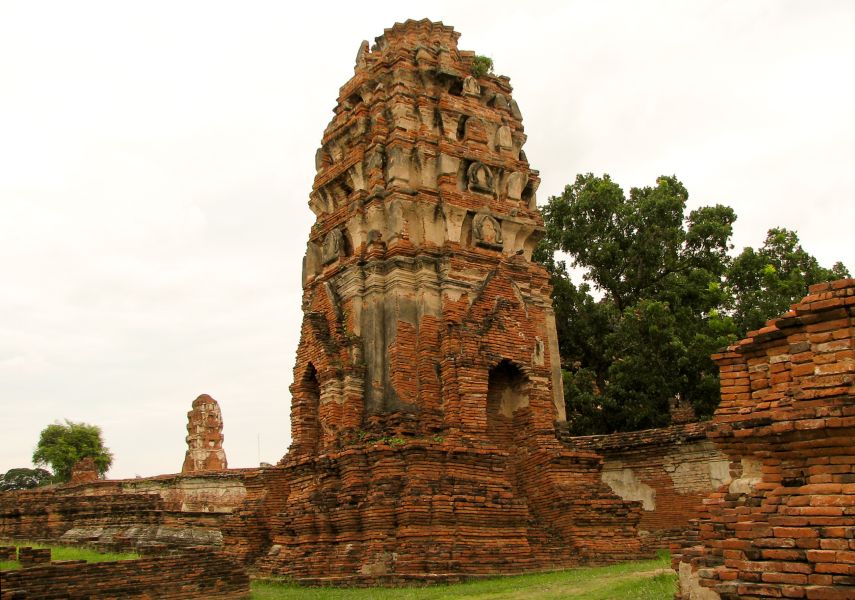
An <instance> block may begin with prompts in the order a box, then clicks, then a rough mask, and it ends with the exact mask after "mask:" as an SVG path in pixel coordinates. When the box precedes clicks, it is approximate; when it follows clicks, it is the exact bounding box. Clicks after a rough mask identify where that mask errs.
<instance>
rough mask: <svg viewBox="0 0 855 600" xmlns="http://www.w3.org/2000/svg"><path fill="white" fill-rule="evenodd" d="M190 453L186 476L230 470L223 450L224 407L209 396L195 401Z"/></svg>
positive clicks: (189, 417)
mask: <svg viewBox="0 0 855 600" xmlns="http://www.w3.org/2000/svg"><path fill="white" fill-rule="evenodd" d="M186 439H187V454H186V455H185V456H184V465H183V466H182V467H181V472H182V473H195V472H197V471H224V470H225V469H227V468H228V462H227V461H226V451H225V450H223V415H222V413H221V412H220V405H219V404H217V401H216V400H214V399H213V398H211V397H210V396H209V395H208V394H202V395H201V396H199V397H198V398H196V399H195V400H193V410H191V411H190V412H188V413H187V438H186Z"/></svg>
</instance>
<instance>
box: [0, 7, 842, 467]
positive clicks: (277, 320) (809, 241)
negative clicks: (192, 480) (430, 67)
mask: <svg viewBox="0 0 855 600" xmlns="http://www.w3.org/2000/svg"><path fill="white" fill-rule="evenodd" d="M423 17H428V18H430V19H433V20H442V21H443V22H444V23H446V24H449V25H453V26H454V27H455V28H456V29H457V30H458V31H460V32H461V33H462V37H461V39H460V48H461V49H466V50H475V51H477V52H478V53H479V54H485V55H488V56H490V57H492V58H493V60H494V62H495V67H496V71H497V72H498V73H501V74H505V75H508V76H510V78H511V82H512V84H513V85H514V97H515V98H516V99H517V101H518V102H519V104H520V107H521V109H522V112H523V115H524V117H525V128H526V133H527V134H528V136H529V140H528V144H527V145H526V153H527V155H528V158H529V160H530V162H531V164H532V166H533V167H534V168H536V169H540V171H541V174H542V177H543V184H542V185H541V188H540V192H539V194H538V196H539V200H540V202H544V201H545V200H546V198H547V197H548V196H550V195H554V194H557V193H559V192H560V191H561V190H562V189H563V186H564V185H565V184H567V183H570V182H571V181H572V180H573V179H574V177H575V175H576V173H578V172H587V171H592V172H595V173H610V174H611V175H612V177H613V178H614V179H615V180H616V181H618V182H619V183H620V184H621V185H623V186H624V187H625V188H627V189H628V188H629V187H631V186H637V185H650V184H652V183H653V182H654V181H655V178H656V177H657V176H658V175H660V174H676V175H677V176H678V177H679V178H680V179H681V180H682V181H683V182H684V183H685V184H686V186H687V187H688V189H689V192H690V193H691V198H690V204H691V206H692V207H695V206H699V205H703V204H714V203H724V204H728V205H730V206H732V207H733V208H734V209H735V210H736V212H737V214H738V216H739V220H738V221H737V223H736V235H735V239H734V242H735V244H736V245H737V250H739V249H741V248H742V247H743V246H745V245H752V246H758V245H760V244H762V241H763V238H764V236H765V232H766V230H767V229H768V228H769V227H772V226H785V227H789V228H793V229H796V230H797V231H798V233H799V235H800V237H801V239H802V241H803V244H804V246H805V248H806V249H807V250H808V251H809V252H811V253H813V254H814V255H816V256H817V257H818V258H819V259H820V262H821V263H822V264H824V265H825V266H830V265H831V263H832V262H834V261H835V260H843V261H844V262H845V263H846V264H847V266H848V267H849V268H850V270H852V269H855V243H853V235H852V229H853V222H855V200H853V191H852V184H851V178H852V176H853V166H855V108H853V107H855V77H853V75H852V73H853V65H855V35H853V32H855V2H850V1H840V2H831V1H822V0H819V1H804V2H773V1H748V0H739V1H733V2H727V1H722V0H715V1H709V2H707V1H684V0H680V1H675V2H637V1H626V2H619V1H605V2H604V1H597V2H594V1H593V0H592V1H589V2H553V3H547V2H533V3H532V2H524V1H523V0H517V1H515V2H497V1H495V0H493V1H490V2H463V1H460V0H458V1H452V2H444V1H433V2H429V3H416V2H412V3H404V2H370V3H366V2H360V3H353V2H346V3H345V2H342V3H341V4H338V3H335V2H314V3H311V2H310V3H305V2H304V3H290V2H284V1H278V2H262V1H255V2H214V1H210V0H203V1H202V0H200V1H197V2H191V1H175V0H170V1H153V0H146V1H145V2H120V1H116V0H109V1H105V2H86V1H79V0H78V1H76V2H65V1H63V2H40V1H37V0H23V1H10V0H0V415H2V421H0V472H3V471H5V470H7V469H9V468H12V467H20V466H30V464H31V463H30V457H31V454H32V451H33V447H34V445H35V443H36V441H37V439H38V434H39V431H40V430H41V429H42V428H43V427H44V426H45V425H47V424H49V423H51V422H53V421H55V420H57V419H64V418H68V419H71V420H74V421H85V422H88V423H93V424H97V425H100V426H101V427H102V428H103V430H104V435H105V439H106V443H107V445H108V446H109V447H110V448H111V449H112V451H113V452H114V454H115V462H114V466H113V469H112V470H111V471H110V476H112V477H133V476H134V475H137V474H138V475H143V476H147V475H154V474H158V473H172V472H175V471H178V470H179V469H180V467H181V463H182V461H183V458H184V451H185V448H186V446H185V442H184V435H185V427H186V412H187V411H188V410H189V409H190V404H191V402H192V400H193V399H194V398H195V397H196V396H197V395H198V394H200V393H203V392H204V393H209V394H211V395H212V396H214V397H215V398H216V399H217V400H218V401H219V402H220V405H221V407H222V410H223V417H224V420H225V444H224V447H225V449H226V453H227V455H228V458H229V464H230V466H232V467H246V466H255V465H257V463H258V461H259V459H261V460H262V461H267V462H276V461H277V460H278V459H279V458H280V457H281V456H282V455H283V454H284V452H285V451H286V449H287V446H288V444H289V443H290V439H289V423H288V414H289V402H290V396H289V393H288V385H289V384H290V383H291V370H292V368H293V361H294V356H295V351H296V346H297V341H298V331H299V324H300V319H301V313H300V291H301V290H300V265H301V258H302V255H303V251H304V248H305V241H306V238H307V236H308V232H309V227H310V225H311V223H312V221H313V217H312V214H311V212H310V211H309V209H308V207H307V204H306V203H307V200H308V193H309V190H310V189H311V184H312V178H313V176H314V155H315V149H316V148H317V146H318V145H319V142H320V138H321V134H322V132H323V129H324V127H325V126H326V124H327V122H328V121H329V119H330V117H331V116H332V113H331V110H332V108H333V107H334V106H335V99H336V97H337V95H338V89H339V87H340V86H341V85H343V84H344V83H345V82H346V81H347V79H348V78H349V77H350V76H351V75H352V73H353V63H354V58H355V56H356V51H357V49H358V48H359V44H360V42H361V41H362V40H363V39H368V40H371V41H373V39H374V37H376V36H377V35H380V34H381V33H382V31H383V29H384V28H386V27H390V26H391V25H392V24H393V23H394V22H395V21H403V20H405V19H407V18H415V19H420V18H423ZM259 440H260V450H259Z"/></svg>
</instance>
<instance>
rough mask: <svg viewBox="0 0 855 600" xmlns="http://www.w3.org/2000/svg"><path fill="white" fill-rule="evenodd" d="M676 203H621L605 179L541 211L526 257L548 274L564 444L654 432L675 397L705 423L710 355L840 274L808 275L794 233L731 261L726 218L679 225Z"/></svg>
mask: <svg viewBox="0 0 855 600" xmlns="http://www.w3.org/2000/svg"><path fill="white" fill-rule="evenodd" d="M687 199H688V192H687V190H686V188H685V187H684V186H683V184H682V183H680V181H679V180H677V179H676V178H675V177H664V176H663V177H660V178H658V179H657V180H656V185H655V186H652V187H643V188H633V189H631V190H630V192H629V195H628V196H627V195H626V194H625V193H624V191H623V190H622V189H621V188H620V186H618V185H617V184H616V183H615V182H613V181H612V180H611V178H609V176H608V175H603V176H602V177H596V176H594V175H592V174H586V175H578V176H577V177H576V181H575V182H574V183H573V184H572V185H568V186H567V187H566V188H565V189H564V192H563V193H562V194H561V195H560V196H556V197H552V198H550V199H549V202H548V204H547V205H546V206H544V207H543V209H542V212H543V216H544V222H545V224H546V229H547V235H546V237H545V239H544V241H543V242H542V244H541V246H540V247H539V248H538V251H537V253H536V255H535V258H536V259H537V260H539V261H540V262H542V263H543V264H544V265H545V266H546V267H547V269H548V270H549V271H550V273H551V275H552V285H553V304H554V308H555V316H556V326H557V330H558V340H559V350H560V354H561V366H562V369H563V371H564V390H565V402H566V405H567V418H568V422H569V424H570V429H571V431H572V432H574V433H577V434H590V433H607V432H610V431H628V430H634V429H642V428H646V427H657V426H662V425H665V424H667V423H668V422H669V419H670V415H669V410H668V407H669V403H670V401H671V400H673V399H675V398H682V399H684V400H686V401H688V402H690V403H691V405H692V406H693V407H694V409H695V412H696V414H698V415H699V416H701V417H706V416H709V415H711V414H712V413H713V411H714V410H715V408H716V406H717V404H718V401H719V382H718V369H717V368H716V366H715V364H714V363H713V362H712V361H711V360H710V355H711V354H713V353H714V352H716V351H717V350H719V349H720V348H722V347H723V346H726V345H727V344H728V343H730V342H732V341H734V340H736V339H738V337H741V336H742V335H743V334H744V333H745V332H746V330H747V329H748V328H749V327H751V326H754V325H752V324H754V323H757V322H759V323H760V324H762V322H763V321H765V320H766V319H768V318H771V317H773V316H775V315H777V314H779V313H780V312H782V311H783V310H785V309H786V308H787V306H788V305H789V304H790V303H791V302H794V301H795V300H798V299H799V298H800V297H801V296H803V295H804V294H805V293H806V291H807V286H808V285H810V284H811V283H815V282H818V281H824V280H827V279H835V278H838V277H843V276H846V275H847V273H846V269H845V268H844V267H843V265H842V264H840V263H838V264H837V265H835V266H834V267H833V268H832V269H823V268H822V267H819V266H818V264H817V262H816V259H814V258H813V257H812V256H810V255H809V254H807V253H806V252H804V251H803V250H802V249H801V246H799V245H798V238H797V237H796V236H795V234H794V233H792V232H788V231H786V230H780V229H773V230H771V231H770V232H769V233H770V235H769V238H767V242H766V245H765V246H764V247H763V248H762V249H761V250H760V251H757V252H755V251H754V250H752V249H750V248H749V249H746V250H745V251H744V252H743V253H742V254H741V255H740V256H739V257H737V258H736V259H735V260H734V259H731V258H730V255H729V251H730V250H731V249H732V245H731V244H730V238H731V235H732V232H733V223H734V222H735V220H736V214H735V213H734V211H733V209H731V208H730V207H727V206H723V205H715V206H703V207H700V208H698V209H695V210H693V211H691V212H690V213H689V214H688V215H686V201H687ZM556 251H563V252H566V253H568V255H569V258H570V260H571V262H572V265H573V266H574V267H577V268H582V269H584V271H585V275H584V279H585V283H582V284H581V285H578V286H577V285H575V284H574V283H573V282H572V281H570V277H569V274H568V271H567V268H566V266H565V265H564V263H561V262H558V261H556V260H555V252H556ZM592 286H593V288H592ZM594 290H597V291H599V292H600V294H601V296H602V297H600V298H599V299H596V298H595V297H594V295H593V291H594Z"/></svg>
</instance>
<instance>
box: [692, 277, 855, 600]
mask: <svg viewBox="0 0 855 600" xmlns="http://www.w3.org/2000/svg"><path fill="white" fill-rule="evenodd" d="M714 359H715V360H716V361H717V362H718V364H719V366H720V369H721V377H722V403H721V405H720V407H719V409H718V411H717V412H716V415H715V418H714V424H715V427H714V429H713V430H712V431H711V432H710V437H711V438H712V439H713V440H715V442H716V443H717V444H718V445H719V446H720V447H721V448H722V450H723V451H724V452H726V453H727V455H728V456H729V457H730V459H731V460H732V474H733V476H734V480H733V481H732V482H731V483H730V485H729V486H726V487H722V488H721V489H720V490H719V491H718V492H716V493H714V494H712V495H711V496H710V497H709V498H708V499H707V500H706V501H705V507H704V509H705V513H704V514H703V515H702V517H701V518H700V519H699V523H698V541H699V544H698V545H697V546H695V547H692V548H687V549H686V550H685V552H684V553H683V555H682V556H681V557H679V559H678V562H679V564H678V565H676V566H677V567H678V568H679V570H680V574H681V586H682V593H683V597H684V598H689V597H703V598H706V597H709V598H719V597H720V598H725V599H733V598H768V597H784V598H809V599H812V598H817V599H820V598H828V599H837V600H840V599H844V598H847V599H851V598H855V443H853V440H855V280H853V279H846V280H840V281H836V282H833V283H828V284H821V285H817V286H813V287H811V289H810V294H809V295H808V296H806V297H805V298H804V299H803V300H802V301H801V302H800V303H798V304H796V305H794V306H793V308H792V310H791V311H789V312H788V313H787V314H785V315H784V316H783V317H781V318H779V319H775V320H772V321H770V322H769V323H767V326H766V327H764V328H762V329H760V330H759V331H755V332H751V333H750V334H749V337H747V338H746V339H745V340H742V341H741V342H740V343H739V344H737V345H735V346H731V347H730V348H728V349H727V351H726V352H723V353H722V354H719V355H716V356H715V357H714ZM692 593H694V594H695V596H691V594H692Z"/></svg>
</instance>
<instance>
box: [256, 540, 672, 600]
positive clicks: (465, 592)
mask: <svg viewBox="0 0 855 600" xmlns="http://www.w3.org/2000/svg"><path fill="white" fill-rule="evenodd" d="M675 581H676V574H675V573H674V572H673V571H671V570H670V568H669V558H668V555H667V553H664V552H663V553H661V554H660V556H659V558H658V559H656V560H649V561H638V562H628V563H621V564H618V565H612V566H608V567H583V568H578V569H568V570H564V571H554V572H552V573H537V574H532V575H516V576H509V577H496V578H490V579H483V580H479V581H472V582H468V583H460V584H451V585H435V586H430V587H405V588H367V589H365V588H360V589H356V588H307V587H301V586H299V585H296V584H292V583H287V582H273V581H267V582H262V581H256V582H254V583H253V584H252V596H251V597H252V598H253V600H278V599H280V598H283V599H284V598H288V599H289V600H332V599H336V600H339V599H340V600H363V599H364V600H367V599H369V598H370V599H371V600H385V599H389V600H392V599H393V598H394V599H395V600H451V599H455V600H460V599H463V600H466V599H469V600H475V599H486V598H509V599H516V600H546V599H557V598H567V599H576V600H612V599H614V598H621V599H622V600H661V599H663V598H672V597H673V596H674V590H675Z"/></svg>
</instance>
